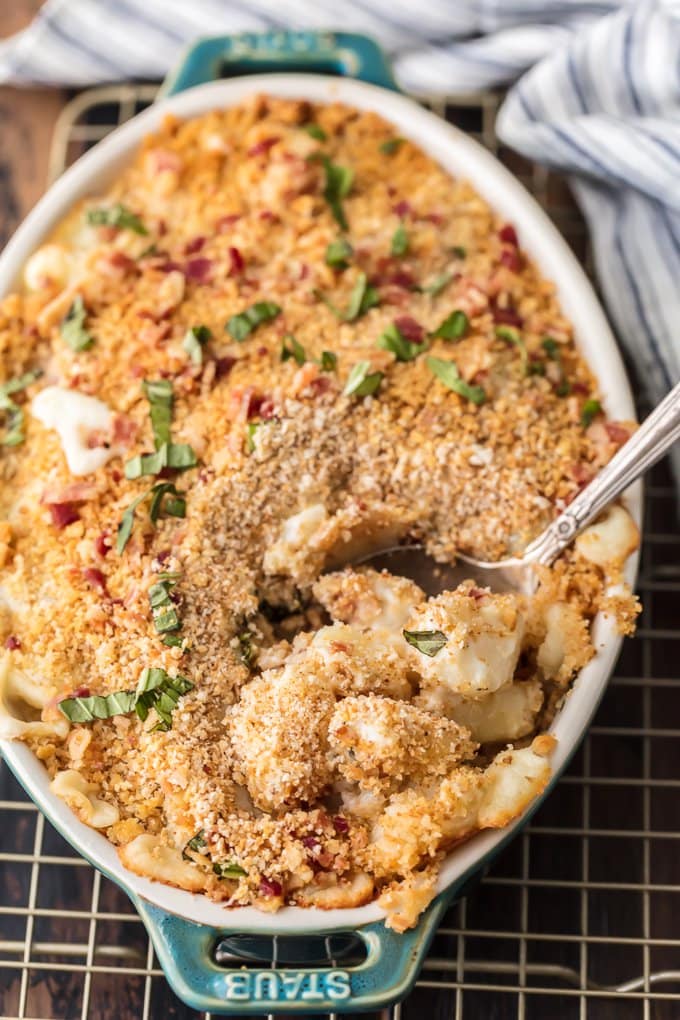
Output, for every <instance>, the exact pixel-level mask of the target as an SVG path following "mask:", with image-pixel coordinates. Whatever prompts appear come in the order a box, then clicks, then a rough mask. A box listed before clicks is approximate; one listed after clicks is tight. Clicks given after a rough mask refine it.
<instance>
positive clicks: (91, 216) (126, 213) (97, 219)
mask: <svg viewBox="0 0 680 1020" xmlns="http://www.w3.org/2000/svg"><path fill="white" fill-rule="evenodd" d="M87 222H88V223H90V224H91V225H92V226H93V227H117V228H118V229H119V230H132V231H133V232H134V233H135V234H144V235H146V234H148V233H149V231H148V230H147V229H146V227H145V226H144V224H143V223H142V221H141V220H140V218H139V216H137V215H135V213H133V212H130V210H129V209H126V208H125V206H124V205H121V204H120V202H118V203H116V205H112V206H108V207H106V208H101V209H88V210H87Z"/></svg>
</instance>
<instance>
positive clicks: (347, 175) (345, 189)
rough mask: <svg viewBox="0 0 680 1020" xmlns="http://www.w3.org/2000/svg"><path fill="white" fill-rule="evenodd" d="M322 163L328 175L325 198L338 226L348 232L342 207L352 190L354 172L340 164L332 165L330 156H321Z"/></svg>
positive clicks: (324, 192) (324, 191)
mask: <svg viewBox="0 0 680 1020" xmlns="http://www.w3.org/2000/svg"><path fill="white" fill-rule="evenodd" d="M321 162H322V164H323V168H324V171H325V173H326V183H325V186H324V190H323V197H324V198H325V200H326V202H327V203H328V205H329V207H330V210H331V212H332V213H333V216H334V217H335V221H336V223H337V224H338V226H339V227H340V228H341V229H342V230H347V217H346V216H345V210H344V209H343V207H342V200H343V199H344V198H347V196H348V195H349V193H350V191H351V190H352V183H353V181H354V170H352V169H351V168H350V167H347V166H340V165H339V164H338V163H332V162H331V161H330V159H329V158H328V156H321Z"/></svg>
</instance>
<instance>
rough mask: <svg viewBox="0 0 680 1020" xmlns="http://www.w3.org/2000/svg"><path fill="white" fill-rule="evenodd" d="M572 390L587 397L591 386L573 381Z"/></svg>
mask: <svg viewBox="0 0 680 1020" xmlns="http://www.w3.org/2000/svg"><path fill="white" fill-rule="evenodd" d="M532 360H533V359H532ZM571 392H572V393H574V394H577V395H578V396H580V397H587V396H588V394H589V393H590V388H589V387H588V386H587V385H586V384H585V383H582V382H573V383H572V384H571Z"/></svg>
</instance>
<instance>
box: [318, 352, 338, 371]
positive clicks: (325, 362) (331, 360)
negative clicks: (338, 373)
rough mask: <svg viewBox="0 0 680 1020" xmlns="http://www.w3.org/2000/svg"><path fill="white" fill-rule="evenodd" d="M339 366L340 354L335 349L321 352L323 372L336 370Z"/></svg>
mask: <svg viewBox="0 0 680 1020" xmlns="http://www.w3.org/2000/svg"><path fill="white" fill-rule="evenodd" d="M337 367H338V356H337V354H334V353H333V351H322V352H321V371H322V372H335V369H336V368H337Z"/></svg>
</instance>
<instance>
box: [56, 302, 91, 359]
mask: <svg viewBox="0 0 680 1020" xmlns="http://www.w3.org/2000/svg"><path fill="white" fill-rule="evenodd" d="M86 316H87V312H86V311H85V305H84V304H83V299H82V297H81V296H80V294H77V295H76V296H75V298H74V300H73V304H72V305H71V307H70V308H69V310H68V311H67V313H66V315H65V317H64V318H63V319H62V320H61V325H60V326H59V332H60V333H61V338H62V340H63V341H64V342H65V343H66V344H68V346H69V347H70V348H71V350H72V351H75V352H76V354H78V353H79V352H80V351H86V350H87V349H88V348H89V347H91V346H92V344H93V343H94V337H93V336H92V334H91V333H88V331H87V330H86V329H85V318H86Z"/></svg>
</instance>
